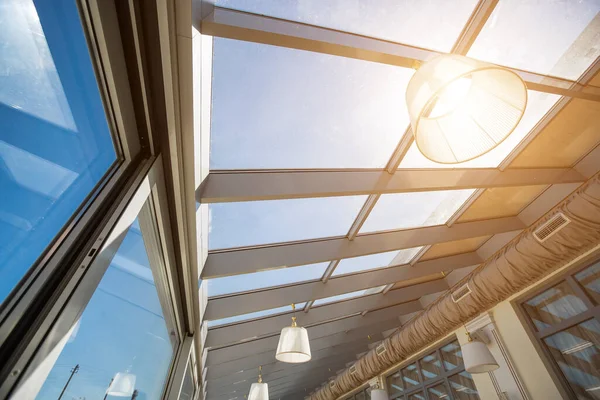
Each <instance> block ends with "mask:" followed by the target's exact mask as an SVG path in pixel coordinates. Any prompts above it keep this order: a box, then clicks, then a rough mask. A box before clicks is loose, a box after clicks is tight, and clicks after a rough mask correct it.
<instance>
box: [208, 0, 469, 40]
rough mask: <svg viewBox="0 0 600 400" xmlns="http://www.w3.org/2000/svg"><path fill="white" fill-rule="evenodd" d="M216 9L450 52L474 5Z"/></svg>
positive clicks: (419, 1)
mask: <svg viewBox="0 0 600 400" xmlns="http://www.w3.org/2000/svg"><path fill="white" fill-rule="evenodd" d="M215 3H216V5H217V6H220V7H225V8H233V9H235V10H241V11H247V12H251V13H256V14H262V15H267V16H270V17H276V18H282V19H287V20H292V21H297V22H303V23H306V24H310V25H317V26H323V27H326V28H332V29H336V30H340V31H345V32H351V33H358V34H361V35H365V36H373V37H377V38H381V39H386V40H390V41H394V42H400V43H405V44H410V45H412V46H417V47H425V48H430V49H434V50H440V51H450V50H451V49H452V46H453V45H454V42H455V40H456V38H457V37H458V36H459V35H460V32H461V31H462V29H463V27H464V25H465V24H466V22H467V21H468V19H469V17H470V16H471V13H472V12H473V11H474V8H475V5H476V4H477V0H459V1H444V0H377V1H372V0H260V1H256V0H217V1H216V2H215ZM431 27H435V29H430V28H431Z"/></svg>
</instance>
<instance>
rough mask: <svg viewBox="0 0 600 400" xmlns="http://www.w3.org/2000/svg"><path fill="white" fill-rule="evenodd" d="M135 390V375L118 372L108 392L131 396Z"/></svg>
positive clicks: (112, 394)
mask: <svg viewBox="0 0 600 400" xmlns="http://www.w3.org/2000/svg"><path fill="white" fill-rule="evenodd" d="M134 390H135V375H133V374H128V373H125V372H117V373H116V375H115V377H114V378H113V380H112V382H111V384H110V386H109V387H108V391H107V392H106V393H107V394H108V395H109V396H118V397H131V396H132V395H133V391H134Z"/></svg>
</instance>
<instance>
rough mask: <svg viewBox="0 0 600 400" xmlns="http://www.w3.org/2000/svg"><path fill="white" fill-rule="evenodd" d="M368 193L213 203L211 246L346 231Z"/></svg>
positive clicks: (211, 206) (210, 223)
mask: <svg viewBox="0 0 600 400" xmlns="http://www.w3.org/2000/svg"><path fill="white" fill-rule="evenodd" d="M365 199H366V196H346V197H323V198H311V199H290V200H268V201H246V202H239V203H218V204H210V206H209V221H210V222H209V235H208V247H209V249H220V248H227V247H237V246H250V245H258V244H266V243H274V242H285V241H290V240H302V239H314V238H320V237H327V236H338V235H345V234H346V233H347V232H348V229H350V226H351V225H352V222H353V221H354V219H355V217H356V215H357V214H358V211H359V210H360V209H361V207H362V205H363V204H364V202H365Z"/></svg>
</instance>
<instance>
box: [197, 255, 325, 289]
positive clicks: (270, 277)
mask: <svg viewBox="0 0 600 400" xmlns="http://www.w3.org/2000/svg"><path fill="white" fill-rule="evenodd" d="M328 265H329V263H328V262H324V263H318V264H309V265H302V266H299V267H292V268H281V269H274V270H270V271H260V272H255V273H252V274H244V275H235V276H226V277H223V278H215V279H209V280H208V281H207V283H208V295H209V296H218V295H222V294H230V293H237V292H245V291H248V290H255V289H263V288H267V287H271V286H279V285H285V284H288V283H298V282H303V281H308V280H312V279H320V278H321V277H322V276H323V274H324V273H325V270H326V269H327V266H328Z"/></svg>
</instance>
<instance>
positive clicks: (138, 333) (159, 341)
mask: <svg viewBox="0 0 600 400" xmlns="http://www.w3.org/2000/svg"><path fill="white" fill-rule="evenodd" d="M153 276H154V274H153V271H152V269H151V267H150V262H149V260H148V254H147V253H146V249H145V246H144V241H143V238H142V233H141V231H140V229H139V227H138V225H137V223H134V224H133V225H132V226H131V227H130V228H129V230H128V231H127V234H126V236H125V238H124V239H123V242H122V243H121V245H120V247H119V249H118V251H117V253H116V255H115V257H114V259H113V260H112V262H111V264H110V266H109V267H108V269H107V270H106V272H105V274H104V276H103V278H102V280H101V282H100V284H99V285H98V287H97V288H96V290H95V292H94V294H93V296H92V298H91V299H90V301H89V303H88V305H87V306H86V308H85V310H84V312H83V314H82V315H81V318H80V319H79V321H78V322H77V324H76V326H75V327H74V328H73V329H72V331H71V335H70V337H69V339H68V341H67V343H66V344H65V346H64V348H63V349H62V352H61V353H60V356H59V357H58V359H57V361H56V363H55V364H54V366H53V368H52V370H51V371H50V373H49V375H48V377H47V379H46V381H45V383H44V385H43V386H42V389H41V390H40V392H39V394H38V396H37V399H41V400H46V399H48V400H55V399H57V398H58V396H59V394H60V392H61V391H62V390H63V388H64V387H65V384H66V382H67V380H68V379H69V376H70V374H71V372H72V370H73V368H77V371H76V372H75V373H74V375H73V377H72V379H71V380H70V381H69V384H68V386H67V387H66V389H65V393H64V395H63V398H64V399H84V398H85V399H103V398H106V399H123V398H132V397H133V395H134V392H135V393H136V394H137V397H136V398H137V400H142V399H144V400H151V399H156V400H158V399H160V398H162V392H163V387H164V384H165V381H166V378H167V375H168V371H169V367H170V363H171V359H172V357H173V352H174V349H175V348H176V346H177V344H178V341H177V339H176V337H175V336H174V334H173V335H172V334H170V332H169V328H168V327H167V323H166V321H165V318H164V315H163V308H162V306H161V302H160V299H159V296H158V293H157V288H156V286H155V280H154V278H153ZM105 396H106V397H105Z"/></svg>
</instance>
